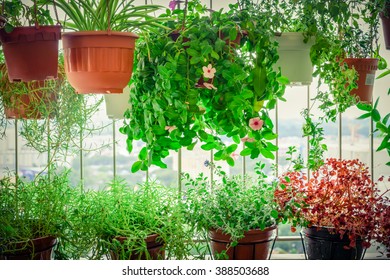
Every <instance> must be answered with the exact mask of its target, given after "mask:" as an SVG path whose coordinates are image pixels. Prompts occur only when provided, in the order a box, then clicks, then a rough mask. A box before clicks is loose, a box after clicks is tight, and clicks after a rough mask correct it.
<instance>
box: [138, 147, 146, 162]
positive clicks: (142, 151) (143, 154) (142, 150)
mask: <svg viewBox="0 0 390 280" xmlns="http://www.w3.org/2000/svg"><path fill="white" fill-rule="evenodd" d="M147 156H148V149H147V148H146V147H143V148H142V149H141V151H140V152H139V154H138V158H139V159H140V160H146V158H147Z"/></svg>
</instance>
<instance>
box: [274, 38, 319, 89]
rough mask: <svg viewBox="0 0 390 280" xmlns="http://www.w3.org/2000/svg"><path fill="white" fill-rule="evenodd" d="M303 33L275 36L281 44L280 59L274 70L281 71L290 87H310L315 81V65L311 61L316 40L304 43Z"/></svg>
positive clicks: (279, 49)
mask: <svg viewBox="0 0 390 280" xmlns="http://www.w3.org/2000/svg"><path fill="white" fill-rule="evenodd" d="M303 39H304V37H303V33H301V32H286V33H282V34H281V35H280V36H275V40H276V41H277V42H278V43H279V48H278V54H279V59H278V61H277V62H276V64H275V66H274V69H275V70H277V69H278V68H279V67H280V69H281V72H282V75H283V76H285V77H287V78H288V79H289V81H290V85H310V84H311V82H312V80H313V75H312V74H313V65H312V63H311V59H310V48H311V46H312V45H313V44H314V39H311V40H309V41H308V42H307V43H304V42H303Z"/></svg>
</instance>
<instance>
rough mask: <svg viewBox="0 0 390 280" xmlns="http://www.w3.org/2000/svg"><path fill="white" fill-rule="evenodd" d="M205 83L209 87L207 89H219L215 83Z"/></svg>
mask: <svg viewBox="0 0 390 280" xmlns="http://www.w3.org/2000/svg"><path fill="white" fill-rule="evenodd" d="M203 85H204V86H205V87H206V88H207V89H215V90H216V89H217V88H216V87H215V86H214V85H213V84H210V83H203Z"/></svg>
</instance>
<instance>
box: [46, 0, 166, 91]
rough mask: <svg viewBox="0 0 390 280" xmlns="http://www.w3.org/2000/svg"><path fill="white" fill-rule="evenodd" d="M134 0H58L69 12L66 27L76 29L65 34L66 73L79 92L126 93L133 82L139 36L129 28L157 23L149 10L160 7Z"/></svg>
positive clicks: (56, 3) (133, 28)
mask: <svg viewBox="0 0 390 280" xmlns="http://www.w3.org/2000/svg"><path fill="white" fill-rule="evenodd" d="M46 2H48V4H53V3H52V2H53V1H46ZM134 2H135V1H134V0H130V1H126V2H125V3H124V4H122V3H121V2H120V1H111V0H89V1H79V0H71V1H66V0H55V5H56V6H57V7H58V8H59V9H61V10H62V11H63V12H64V13H65V14H66V16H67V19H66V20H65V21H64V22H63V24H64V27H65V28H66V29H70V30H74V31H76V32H66V33H64V34H63V48H64V57H65V72H66V76H67V78H68V80H69V82H70V83H71V85H72V86H73V87H75V88H76V91H77V92H78V93H122V92H123V89H124V88H125V86H126V85H127V84H128V83H129V81H130V78H131V74H132V70H133V55H134V47H135V40H136V39H137V38H138V36H137V35H136V34H134V33H132V32H128V31H138V30H144V29H145V28H147V26H151V25H153V24H154V21H153V17H152V16H150V15H149V14H150V13H152V12H155V11H157V10H158V9H159V6H157V5H142V6H135V5H134ZM80 15H82V16H80ZM86 65H88V67H86Z"/></svg>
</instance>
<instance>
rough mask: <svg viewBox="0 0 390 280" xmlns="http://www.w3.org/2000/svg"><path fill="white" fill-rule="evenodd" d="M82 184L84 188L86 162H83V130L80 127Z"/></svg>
mask: <svg viewBox="0 0 390 280" xmlns="http://www.w3.org/2000/svg"><path fill="white" fill-rule="evenodd" d="M79 144H80V182H81V184H80V185H81V186H82V187H84V167H83V165H84V160H83V156H84V155H83V154H84V153H83V128H82V127H80V143H79Z"/></svg>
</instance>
